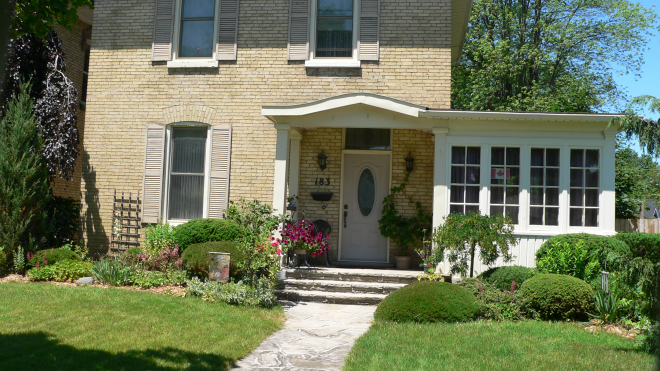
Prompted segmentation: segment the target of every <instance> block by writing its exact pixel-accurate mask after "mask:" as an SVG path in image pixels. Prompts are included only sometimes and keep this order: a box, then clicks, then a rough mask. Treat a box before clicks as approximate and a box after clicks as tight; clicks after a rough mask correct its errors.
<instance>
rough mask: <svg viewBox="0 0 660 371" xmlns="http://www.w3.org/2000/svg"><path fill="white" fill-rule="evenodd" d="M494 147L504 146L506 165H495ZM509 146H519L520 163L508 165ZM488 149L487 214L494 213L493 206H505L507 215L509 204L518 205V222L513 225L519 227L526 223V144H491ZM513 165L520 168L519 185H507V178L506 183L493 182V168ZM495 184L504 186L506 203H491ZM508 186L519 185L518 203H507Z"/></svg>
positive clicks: (511, 166)
mask: <svg viewBox="0 0 660 371" xmlns="http://www.w3.org/2000/svg"><path fill="white" fill-rule="evenodd" d="M493 148H504V165H493V159H492V156H493ZM507 148H518V150H519V151H520V152H519V155H518V165H507V164H506V149H507ZM486 150H487V151H488V164H487V165H488V171H487V174H488V177H487V178H488V181H486V182H485V183H486V186H487V187H488V193H487V196H486V203H487V206H486V211H487V213H486V214H485V215H492V214H491V212H490V209H491V207H492V206H501V207H504V209H505V212H504V213H503V215H506V207H507V206H517V207H518V223H514V224H513V225H514V226H515V228H518V227H519V226H521V225H523V224H524V223H523V220H524V219H523V205H524V202H523V195H524V192H523V190H524V186H523V184H524V176H523V174H524V172H523V158H524V154H523V151H524V150H525V145H524V144H518V145H516V144H502V145H498V144H491V145H489V146H487V147H486ZM482 158H483V157H482ZM482 161H483V160H482ZM513 167H517V168H518V177H519V178H520V179H519V180H518V185H507V184H506V178H505V179H504V184H492V183H491V173H492V169H493V168H504V169H507V168H513ZM505 171H506V170H505ZM528 177H529V174H528ZM528 183H529V182H528ZM493 186H495V187H502V188H504V200H503V201H504V203H503V204H492V203H491V193H492V187H493ZM507 187H518V204H516V205H514V204H509V205H508V204H507V203H506V188H507Z"/></svg>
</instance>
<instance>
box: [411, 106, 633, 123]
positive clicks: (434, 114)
mask: <svg viewBox="0 0 660 371" xmlns="http://www.w3.org/2000/svg"><path fill="white" fill-rule="evenodd" d="M623 116H624V115H623V114H616V113H552V112H497V111H455V110H431V109H430V110H424V111H422V112H420V113H419V117H425V118H442V119H473V120H541V121H589V122H609V121H610V120H611V119H613V118H615V117H623Z"/></svg>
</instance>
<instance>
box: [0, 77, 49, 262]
mask: <svg viewBox="0 0 660 371" xmlns="http://www.w3.org/2000/svg"><path fill="white" fill-rule="evenodd" d="M28 91H29V85H28V84H21V89H20V91H19V93H18V94H16V95H14V96H13V97H12V99H11V100H10V101H9V104H8V105H7V110H6V114H5V116H4V118H3V119H2V120H1V121H0V174H2V176H0V246H4V247H5V248H7V250H5V251H8V252H9V253H13V252H15V251H16V250H17V249H18V247H19V246H21V247H23V248H24V249H25V250H27V251H30V250H32V249H34V247H35V246H34V245H35V244H36V243H39V242H41V241H35V239H34V238H35V237H38V236H43V235H46V234H47V233H48V231H49V229H50V227H49V225H48V222H47V218H46V211H45V210H46V205H47V204H48V202H49V201H50V198H51V193H50V188H49V186H48V170H47V168H46V165H45V163H44V162H43V160H42V157H41V150H42V147H43V138H41V136H40V135H39V133H38V132H37V128H36V118H35V117H34V114H33V112H32V107H33V102H32V100H31V99H30V96H29V94H28Z"/></svg>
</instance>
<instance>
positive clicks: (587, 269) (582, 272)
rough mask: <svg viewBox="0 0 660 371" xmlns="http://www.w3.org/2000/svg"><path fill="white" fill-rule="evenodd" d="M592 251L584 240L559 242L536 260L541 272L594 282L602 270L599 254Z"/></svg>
mask: <svg viewBox="0 0 660 371" xmlns="http://www.w3.org/2000/svg"><path fill="white" fill-rule="evenodd" d="M592 252H593V251H589V250H588V249H587V247H586V244H585V242H584V240H579V241H577V243H576V244H574V245H572V244H570V243H568V242H563V243H558V242H557V243H555V244H554V245H552V247H551V248H549V249H547V250H546V253H545V255H543V256H542V257H541V258H538V259H537V260H536V268H537V269H538V271H539V272H540V273H556V274H566V275H569V276H573V277H576V278H579V279H581V280H585V281H587V282H592V281H593V280H594V279H595V278H597V277H598V276H599V275H600V271H601V265H600V263H599V261H598V256H597V254H593V253H592Z"/></svg>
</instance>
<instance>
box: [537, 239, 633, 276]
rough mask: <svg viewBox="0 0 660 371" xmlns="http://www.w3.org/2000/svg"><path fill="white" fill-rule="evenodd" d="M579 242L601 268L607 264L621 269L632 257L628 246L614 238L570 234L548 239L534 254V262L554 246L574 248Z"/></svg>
mask: <svg viewBox="0 0 660 371" xmlns="http://www.w3.org/2000/svg"><path fill="white" fill-rule="evenodd" d="M579 241H584V245H585V247H586V249H587V251H588V253H589V256H595V257H596V258H597V259H598V263H599V264H600V265H601V266H605V263H607V267H608V268H610V269H616V268H619V267H621V266H622V265H623V264H624V263H625V261H626V260H627V258H630V257H632V254H631V253H630V248H629V247H628V245H626V243H625V242H623V241H620V240H618V239H616V238H614V237H606V236H598V235H594V234H588V233H572V234H560V235H557V236H553V237H550V239H548V240H547V241H545V242H544V243H543V245H541V247H540V248H539V250H538V251H537V252H536V260H539V259H541V258H543V257H544V256H545V255H546V254H547V253H548V250H549V249H550V248H551V247H552V246H554V245H555V244H564V243H568V244H570V245H573V246H574V245H576V244H577V243H578V242H579Z"/></svg>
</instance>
